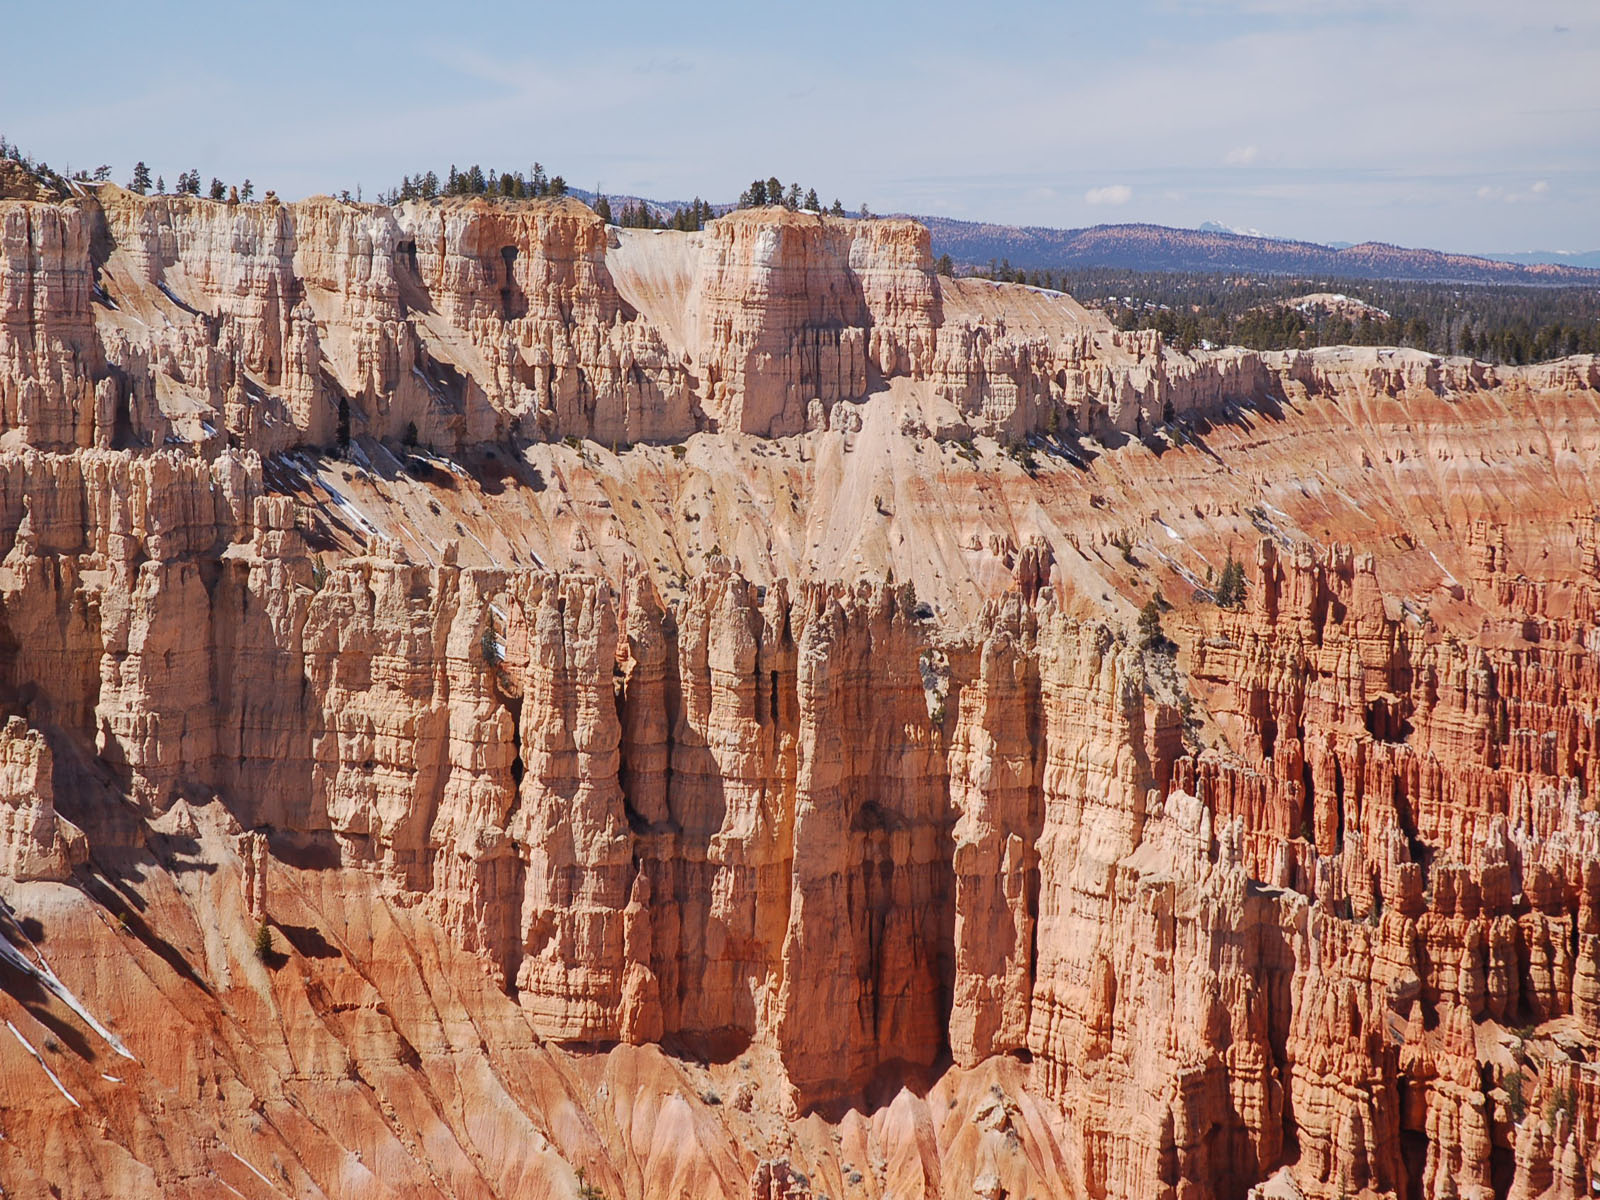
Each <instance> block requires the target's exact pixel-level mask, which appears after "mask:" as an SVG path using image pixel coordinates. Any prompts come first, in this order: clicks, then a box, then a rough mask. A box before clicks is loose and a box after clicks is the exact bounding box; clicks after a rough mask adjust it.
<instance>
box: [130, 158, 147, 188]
mask: <svg viewBox="0 0 1600 1200" xmlns="http://www.w3.org/2000/svg"><path fill="white" fill-rule="evenodd" d="M128 190H129V191H130V192H138V193H139V195H141V196H143V195H145V194H147V193H148V192H149V191H150V168H149V167H147V166H145V165H144V164H143V163H142V162H139V163H134V164H133V179H132V180H130V181H129V183H128Z"/></svg>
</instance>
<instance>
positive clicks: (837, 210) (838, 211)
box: [828, 196, 844, 217]
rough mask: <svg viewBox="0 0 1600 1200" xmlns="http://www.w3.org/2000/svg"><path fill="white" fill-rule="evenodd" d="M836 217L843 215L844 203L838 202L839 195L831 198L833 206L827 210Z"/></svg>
mask: <svg viewBox="0 0 1600 1200" xmlns="http://www.w3.org/2000/svg"><path fill="white" fill-rule="evenodd" d="M828 211H829V212H831V213H832V214H833V215H834V216H836V217H842V216H844V205H842V204H840V203H839V197H837V196H835V197H834V198H833V207H832V208H830V209H829V210H828Z"/></svg>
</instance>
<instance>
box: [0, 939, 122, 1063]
mask: <svg viewBox="0 0 1600 1200" xmlns="http://www.w3.org/2000/svg"><path fill="white" fill-rule="evenodd" d="M35 953H37V951H35ZM0 959H3V960H4V961H6V962H7V963H9V964H10V965H11V966H13V967H15V968H16V969H17V970H19V971H21V972H22V973H23V974H25V975H29V976H31V977H33V978H34V979H36V980H38V981H39V982H40V983H42V984H43V985H44V986H45V988H46V989H47V990H48V991H49V992H50V993H51V994H52V995H54V996H55V998H56V999H57V1000H60V1001H61V1003H63V1004H65V1005H66V1006H67V1007H68V1008H70V1009H71V1010H72V1011H73V1012H75V1013H77V1014H78V1016H79V1017H80V1018H81V1019H82V1021H83V1023H84V1024H85V1025H87V1026H88V1027H89V1028H90V1029H92V1030H94V1031H95V1032H96V1033H98V1034H99V1035H100V1037H101V1038H102V1039H103V1040H104V1041H105V1043H106V1045H108V1046H110V1047H111V1048H112V1049H113V1050H115V1051H116V1052H117V1053H118V1054H120V1055H121V1056H122V1057H123V1058H126V1059H128V1060H129V1061H131V1062H138V1061H139V1060H138V1059H136V1058H134V1056H133V1052H132V1051H131V1050H129V1049H128V1048H127V1047H126V1046H124V1045H123V1044H122V1039H121V1038H119V1037H118V1036H117V1035H116V1034H114V1033H112V1032H111V1030H109V1029H107V1028H106V1027H105V1026H104V1025H102V1024H101V1023H100V1022H99V1020H97V1019H96V1017H95V1015H94V1014H93V1013H92V1012H90V1011H89V1010H88V1009H87V1008H85V1007H84V1005H83V1002H82V1001H81V1000H79V999H78V998H77V997H76V996H74V995H73V994H72V993H71V992H70V991H69V990H68V989H67V986H66V985H65V984H64V983H62V982H61V980H59V979H57V978H56V973H55V972H54V971H52V970H51V969H50V964H49V963H47V962H45V961H44V958H43V956H41V957H40V959H39V961H38V962H37V963H35V962H33V961H32V960H31V959H29V958H28V957H27V956H25V955H24V954H23V953H22V952H21V951H20V950H18V949H17V948H16V947H15V946H13V945H12V944H11V939H10V938H8V937H6V936H5V935H4V934H3V933H0ZM17 1036H18V1037H21V1036H22V1035H21V1034H18V1035H17Z"/></svg>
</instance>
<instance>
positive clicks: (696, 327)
mask: <svg viewBox="0 0 1600 1200" xmlns="http://www.w3.org/2000/svg"><path fill="white" fill-rule="evenodd" d="M0 220H3V224H0V247H3V248H0V434H10V435H11V436H12V437H14V438H15V439H17V440H20V441H22V442H24V443H26V444H29V445H32V446H35V447H37V448H40V449H50V450H67V449H71V448H73V447H85V446H91V445H97V446H112V445H116V446H134V445H138V446H161V445H167V444H184V443H188V444H195V445H199V446H201V447H202V448H205V449H207V452H208V453H215V451H216V450H217V449H218V448H220V447H222V446H226V445H232V446H235V447H249V448H251V449H255V450H257V451H259V452H261V453H273V452H277V451H281V450H286V449H290V448H294V447H298V446H309V447H328V446H332V445H335V444H339V443H342V442H345V441H348V439H349V437H351V436H352V435H354V436H358V437H359V436H362V435H366V436H371V437H375V438H379V439H386V440H390V441H400V440H416V441H420V442H421V443H422V444H424V445H430V446H434V447H437V448H440V449H446V450H451V451H460V450H462V449H464V448H466V447H470V446H473V445H476V444H479V443H482V442H484V441H494V440H501V439H504V438H506V437H512V438H519V439H534V440H559V439H561V438H566V437H577V438H593V439H595V440H597V441H599V442H601V443H602V444H614V443H624V444H631V443H634V442H641V441H642V442H664V441H677V440H680V439H682V438H685V437H687V436H688V435H690V434H692V433H693V432H695V431H697V430H717V429H721V430H724V431H739V432H744V433H754V434H760V435H763V436H787V435H791V434H795V433H799V432H801V431H803V430H806V429H818V428H823V427H827V426H828V425H829V423H830V420H836V418H833V417H832V415H831V414H832V410H833V408H834V407H835V406H836V405H837V404H838V403H839V402H840V401H858V400H861V399H863V398H865V397H867V396H868V395H870V394H872V393H874V392H877V391H880V390H882V389H883V388H884V387H886V386H889V385H892V384H895V383H896V382H897V381H898V383H900V384H903V385H904V386H906V387H908V388H911V389H912V390H913V391H914V392H915V394H916V395H917V396H918V397H919V402H920V404H921V406H922V408H923V409H924V412H923V413H922V416H921V418H920V420H921V422H922V423H923V424H924V425H926V426H927V427H928V428H930V429H932V430H934V431H935V432H938V433H941V434H948V435H950V436H955V437H967V436H969V435H971V434H972V433H982V434H991V435H994V436H996V437H998V438H1000V439H1001V440H1003V441H1008V442H1020V441H1021V440H1022V439H1024V438H1026V437H1028V436H1030V435H1036V434H1040V433H1047V432H1048V433H1057V432H1068V433H1082V434H1093V435H1096V436H1106V435H1118V434H1132V435H1135V436H1144V435H1145V434H1146V433H1147V432H1149V431H1150V430H1153V429H1154V428H1156V427H1157V426H1158V425H1160V424H1161V423H1162V422H1164V421H1168V420H1171V419H1172V418H1173V417H1175V416H1179V415H1184V414H1188V415H1195V416H1203V415H1207V414H1215V413H1217V412H1220V411H1224V410H1226V409H1227V407H1228V406H1229V405H1232V404H1237V403H1241V402H1247V401H1250V400H1252V399H1256V398H1259V397H1262V396H1265V395H1268V394H1278V393H1281V392H1282V390H1283V389H1284V388H1285V387H1287V386H1291V385H1301V386H1304V387H1306V388H1307V389H1309V390H1310V391H1312V392H1314V393H1316V392H1337V391H1339V390H1340V389H1347V390H1348V389H1350V388H1367V389H1371V390H1382V391H1388V392H1391V393H1393V392H1396V391H1401V390H1406V389H1420V388H1431V389H1433V390H1434V391H1436V392H1437V391H1445V390H1471V389H1474V388H1486V387H1492V386H1495V384H1496V383H1497V382H1498V381H1499V380H1500V379H1501V378H1506V379H1512V378H1516V379H1526V381H1527V383H1528V385H1529V386H1530V387H1533V388H1536V389H1546V390H1549V389H1559V388H1571V387H1591V386H1593V383H1594V381H1595V379H1596V374H1595V372H1596V370H1597V368H1596V367H1595V365H1594V364H1593V363H1579V362H1573V363H1568V364H1567V365H1565V366H1563V367H1559V368H1551V367H1539V368H1529V369H1527V370H1526V371H1523V372H1521V374H1520V375H1519V374H1517V373H1516V372H1506V371H1501V372H1500V373H1499V375H1498V376H1497V374H1496V372H1494V371H1493V370H1491V369H1490V368H1487V367H1483V366H1481V365H1477V364H1468V363H1466V362H1465V361H1464V360H1462V361H1460V362H1455V361H1452V362H1450V363H1441V362H1439V361H1437V360H1431V359H1429V358H1428V357H1427V356H1425V355H1416V354H1408V353H1404V352H1388V353H1387V357H1386V356H1384V355H1379V356H1378V357H1377V359H1376V360H1374V359H1373V357H1372V355H1371V354H1370V353H1367V352H1361V353H1358V354H1356V355H1355V356H1354V357H1353V358H1352V357H1351V356H1348V355H1346V356H1340V355H1339V354H1331V355H1330V354H1290V355H1278V356H1274V355H1265V356H1263V355H1256V354H1251V353H1246V352H1239V351H1224V352H1217V353H1205V354H1199V353H1197V354H1194V355H1182V354H1177V353H1175V352H1173V351H1172V350H1170V349H1169V348H1166V347H1164V346H1162V345H1161V343H1160V341H1159V339H1158V338H1157V337H1156V336H1155V335H1154V334H1150V333H1119V332H1117V331H1115V330H1113V329H1111V328H1110V327H1109V325H1107V324H1106V323H1105V321H1104V319H1103V318H1100V317H1098V316H1096V315H1094V314H1091V313H1089V312H1088V311H1087V310H1085V309H1083V308H1082V307H1080V306H1078V305H1076V304H1075V303H1073V302H1072V301H1071V300H1070V299H1069V298H1067V297H1065V296H1061V295H1058V294H1054V293H1027V291H1026V289H1000V288H997V287H996V285H992V284H989V283H987V282H984V281H980V280H960V281H957V280H950V279H941V278H939V277H937V276H936V275H935V274H934V272H933V269H932V262H931V259H930V257H929V252H928V234H927V231H926V230H925V229H923V228H922V227H920V226H918V225H917V224H915V223H914V222H911V221H905V220H869V221H854V220H843V219H838V218H832V217H824V216H819V215H815V214H807V213H789V212H786V211H784V210H782V209H761V210H748V211H743V212H736V213H732V214H729V215H728V216H726V217H724V218H721V219H719V220H717V221H714V222H712V223H711V225H710V226H709V228H708V229H707V230H706V231H705V232H704V233H703V234H655V233H640V232H638V231H627V230H623V231H616V230H613V231H610V232H609V233H608V231H607V230H606V228H605V227H604V226H603V225H602V223H601V222H600V220H599V218H598V217H596V216H595V215H594V214H593V213H592V212H590V211H589V209H587V208H586V207H585V206H583V205H581V204H579V203H577V202H576V201H571V200H564V201H549V202H536V203H528V204H520V205H495V204H491V203H489V202H487V201H482V200H474V201H470V202H468V201H448V202H444V203H440V204H425V203H418V202H410V203H407V204H405V205H402V206H399V207H396V208H393V209H390V208H385V207H383V206H378V205H356V204H348V203H340V202H336V201H333V200H330V199H327V198H325V197H319V198H314V199H311V200H307V201H304V202H300V203H297V204H292V205H285V204H281V203H278V202H277V201H276V200H271V201H268V202H265V203H261V204H225V203H221V202H215V201H209V200H199V199H195V198H190V197H177V196H158V197H144V196H136V195H133V194H131V193H128V192H124V191H122V190H121V189H118V188H116V187H114V186H110V185H107V186H105V187H102V188H99V189H97V190H96V191H95V192H93V193H92V194H87V195H85V196H82V197H79V198H75V199H72V200H69V201H65V202H61V203H55V204H52V203H43V202H23V201H6V202H3V208H0ZM625 297H629V298H625ZM630 298H631V299H630Z"/></svg>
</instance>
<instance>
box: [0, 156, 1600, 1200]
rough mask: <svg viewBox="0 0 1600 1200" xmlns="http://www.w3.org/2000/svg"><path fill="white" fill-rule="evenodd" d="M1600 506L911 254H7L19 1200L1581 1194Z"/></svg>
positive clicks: (1466, 394)
mask: <svg viewBox="0 0 1600 1200" xmlns="http://www.w3.org/2000/svg"><path fill="white" fill-rule="evenodd" d="M1597 448H1600V364H1597V363H1596V362H1595V361H1593V360H1587V359H1585V360H1564V361H1562V362H1557V363H1551V364H1545V365H1543V366H1540V367H1536V368H1524V369H1517V370H1498V371H1497V370H1495V369H1491V368H1489V367H1487V366H1484V365H1482V364H1477V363H1472V362H1469V361H1466V360H1438V359H1432V358H1429V357H1427V356H1424V355H1420V354H1415V353H1407V352H1399V351H1337V350H1335V351H1318V352H1315V353H1308V354H1283V355H1256V354H1251V353H1247V352H1243V351H1228V352H1220V353H1215V354H1197V355H1181V354H1178V353H1176V352H1174V351H1172V350H1171V349H1170V348H1168V347H1165V346H1163V345H1162V344H1161V343H1160V341H1159V340H1158V339H1157V338H1155V336H1154V335H1152V334H1122V333H1118V332H1116V331H1114V330H1111V329H1110V328H1108V327H1106V326H1105V325H1103V324H1102V323H1100V322H1099V321H1098V319H1097V318H1096V317H1095V316H1094V315H1093V314H1091V313H1089V312H1087V311H1086V310H1084V309H1082V308H1081V307H1079V306H1078V305H1076V304H1075V303H1074V302H1072V301H1071V300H1070V298H1068V297H1065V296H1060V295H1056V294H1051V293H1042V292H1038V291H1033V290H1029V289H1024V288H1015V287H997V286H995V285H991V284H988V283H983V282H978V281H950V280H941V279H938V278H937V277H935V276H934V274H933V272H932V271H931V269H930V263H929V255H928V240H927V234H926V232H925V231H924V230H923V229H922V228H921V227H920V226H917V225H916V224H914V223H912V222H908V221H843V220H834V219H830V218H818V217H814V216H806V215H798V214H789V213H784V212H781V211H779V210H771V211H765V210H763V211H753V212H741V213H737V214H733V215H730V216H729V217H726V218H722V219H720V220H718V221H716V222H713V223H712V225H711V226H710V227H709V228H708V229H707V230H706V231H705V232H703V233H700V234H672V233H633V232H627V231H618V230H614V229H612V230H608V229H606V228H605V227H604V226H603V225H601V223H600V222H599V221H598V220H597V219H596V218H594V217H593V215H592V214H590V213H589V212H588V210H586V209H584V208H583V207H582V206H581V205H577V204H575V203H570V202H567V203H562V202H555V203H533V204H528V205H519V206H491V205H488V204H486V203H482V202H470V203H464V202H451V203H447V204H443V205H434V206H428V205H408V206H402V207H400V208H398V209H393V210H391V209H385V208H381V207H375V206H357V205H348V204H339V203H335V202H333V201H329V200H311V201H306V202H304V203H300V204H295V205H281V204H276V203H268V204H263V205H234V206H230V205H226V204H222V203H211V202H206V201H197V200H189V199H177V198H166V197H163V198H143V197H137V196H131V195H128V194H127V193H123V192H120V191H118V190H117V189H115V188H111V187H106V188H102V189H99V190H98V191H97V192H94V193H92V194H84V195H82V196H79V197H76V198H74V199H72V200H68V201H64V202H61V203H44V202H36V201H20V200H14V201H5V202H0V707H3V709H4V712H3V714H0V715H3V716H4V717H5V718H6V721H5V723H4V725H3V727H0V817H3V818H4V820H3V821H0V831H3V835H4V836H3V839H0V872H3V876H0V888H3V893H4V896H5V899H6V902H7V906H8V907H7V909H6V912H5V914H4V917H3V919H0V934H3V936H4V939H5V941H4V943H3V944H0V960H3V961H4V964H5V965H4V966H3V967H0V976H3V977H0V985H3V989H4V994H3V996H0V1016H3V1017H4V1018H5V1019H6V1020H7V1021H8V1022H10V1029H8V1031H7V1032H6V1034H5V1035H3V1036H0V1131H3V1132H4V1140H3V1141H0V1186H3V1187H4V1188H5V1190H6V1192H7V1194H9V1195H46V1194H50V1189H51V1188H52V1187H54V1188H55V1189H57V1191H59V1193H60V1194H63V1195H95V1196H101V1195H103V1196H110V1195H116V1196H126V1195H205V1196H211V1195H216V1196H221V1195H234V1194H243V1195H247V1196H257V1195H259V1196H266V1195H290V1194H292V1195H325V1196H367V1195H416V1196H424V1195H426V1196H433V1195H448V1196H484V1197H488V1196H512V1195H517V1196H522V1195H535V1196H537V1195H551V1196H566V1195H574V1194H576V1193H577V1190H578V1186H579V1177H578V1175H577V1170H578V1168H582V1170H583V1172H584V1179H586V1180H587V1182H588V1183H589V1184H591V1185H594V1186H597V1187H599V1188H600V1189H601V1190H602V1191H603V1192H604V1193H605V1194H607V1195H610V1196H613V1197H622V1196H627V1197H635V1196H648V1197H658V1196H659V1197H667V1196H681V1195H693V1196H726V1197H741V1198H742V1197H761V1198H763V1200H766V1198H777V1197H785V1198H789V1200H796V1198H800V1197H813V1198H814V1197H820V1196H823V1195H826V1196H831V1197H835V1198H839V1197H857V1196H859V1197H888V1196H893V1197H896V1198H899V1197H908V1196H928V1197H933V1196H941V1197H956V1196H968V1195H978V1196H984V1197H989V1198H993V1197H998V1196H1002V1195H1004V1196H1012V1197H1024V1196H1034V1197H1057V1196H1059V1197H1097V1198H1098V1197H1128V1198H1130V1200H1131V1198H1133V1197H1148V1196H1171V1197H1196V1198H1197V1197H1207V1196H1228V1197H1233V1196H1240V1197H1242V1196H1244V1195H1245V1194H1246V1193H1247V1192H1248V1191H1249V1190H1250V1189H1251V1188H1252V1187H1254V1186H1256V1185H1258V1184H1261V1183H1262V1182H1263V1181H1265V1180H1267V1179H1268V1178H1269V1177H1271V1180H1272V1181H1271V1183H1270V1185H1269V1186H1270V1188H1271V1189H1272V1191H1271V1194H1275V1195H1293V1194H1296V1193H1298V1194H1300V1195H1304V1196H1313V1197H1330V1198H1332V1197H1339V1196H1344V1195H1353V1194H1359V1193H1362V1192H1363V1191H1365V1192H1366V1193H1367V1194H1375V1195H1388V1196H1395V1197H1416V1198H1421V1197H1428V1198H1434V1197H1451V1196H1485V1197H1486V1196H1490V1195H1496V1194H1508V1193H1509V1194H1511V1195H1515V1196H1518V1197H1535V1196H1547V1195H1548V1196H1561V1197H1567V1196H1578V1195H1584V1194H1587V1191H1588V1188H1589V1186H1590V1184H1589V1180H1590V1178H1591V1172H1593V1171H1594V1170H1595V1169H1596V1166H1597V1164H1596V1162H1595V1157H1596V1155H1597V1152H1600V1147H1597V1144H1596V1121H1597V1118H1600V1088H1597V1082H1600V1081H1597V1078H1596V1077H1595V1075H1594V1074H1593V1071H1592V1069H1591V1066H1590V1063H1591V1061H1592V1060H1593V1059H1594V1057H1595V1050H1596V1039H1597V1036H1600V1029H1597V1021H1600V827H1597V824H1596V817H1595V815H1594V810H1595V807H1596V787H1597V786H1600V785H1597V784H1596V782H1595V770H1594V765H1593V764H1592V763H1591V761H1590V760H1591V757H1592V753H1593V749H1594V710H1595V702H1596V698H1597V693H1600V678H1597V668H1596V663H1597V659H1596V650H1597V649H1600V646H1597V644H1596V638H1597V637H1600V634H1597V633H1596V632H1595V630H1596V613H1595V605H1596V598H1597V570H1600V565H1597V564H1600V560H1597V554H1600V549H1597V547H1600V522H1597V509H1596V494H1595V491H1596V485H1595V480H1594V476H1593V470H1592V464H1593V462H1594V458H1595V454H1596V451H1597ZM1230 553H1231V554H1234V555H1237V556H1239V557H1241V558H1243V559H1244V560H1245V562H1246V564H1247V576H1248V579H1249V587H1248V591H1247V599H1246V602H1245V604H1244V605H1243V607H1241V608H1238V609H1223V608H1219V607H1217V606H1216V605H1215V604H1214V603H1212V602H1211V596H1210V593H1209V592H1208V590H1207V581H1208V580H1211V579H1213V578H1215V576H1216V573H1217V572H1218V571H1220V569H1221V567H1222V565H1223V563H1224V561H1225V559H1226V558H1227V556H1228V555H1229V554H1230ZM1157 591H1159V592H1160V593H1161V595H1162V596H1163V597H1164V599H1165V600H1166V601H1167V602H1168V608H1167V610H1166V612H1165V613H1164V615H1163V618H1162V621H1163V624H1164V628H1165V634H1166V637H1168V638H1170V639H1171V642H1170V644H1166V643H1162V642H1154V643H1150V642H1148V640H1147V639H1143V638H1141V636H1140V635H1139V634H1138V633H1137V632H1136V630H1135V625H1134V619H1133V618H1134V613H1135V612H1136V610H1137V609H1138V607H1139V606H1140V605H1142V604H1143V603H1144V602H1145V601H1146V600H1147V599H1148V598H1149V597H1150V596H1151V595H1152V594H1154V593H1155V592H1157ZM263 922H265V923H266V926H267V928H268V929H269V930H271V931H272V933H273V937H274V941H275V949H274V950H273V951H272V952H271V953H269V954H266V955H264V956H259V957H258V955H257V954H256V953H254V949H253V945H254V941H255V936H256V931H257V929H258V927H259V926H260V925H261V923H263ZM7 947H9V948H10V949H7ZM113 1039H120V1043H117V1042H114V1041H113ZM119 1044H120V1045H123V1046H125V1047H126V1051H127V1053H128V1054H130V1055H131V1056H132V1057H131V1058H127V1057H124V1056H123V1055H122V1054H121V1053H119V1052H118V1047H119Z"/></svg>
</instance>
